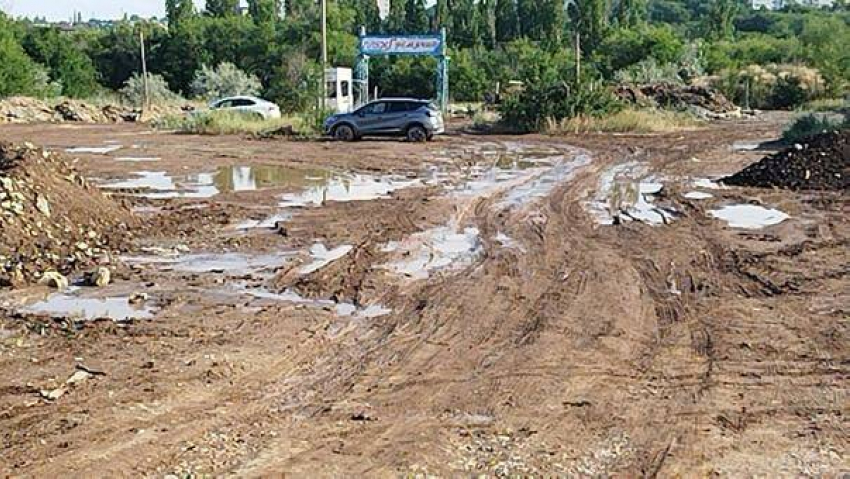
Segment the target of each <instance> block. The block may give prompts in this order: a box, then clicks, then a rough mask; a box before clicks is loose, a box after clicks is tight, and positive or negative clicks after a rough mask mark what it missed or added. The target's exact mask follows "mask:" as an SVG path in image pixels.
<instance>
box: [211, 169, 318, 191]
mask: <svg viewBox="0 0 850 479" xmlns="http://www.w3.org/2000/svg"><path fill="white" fill-rule="evenodd" d="M331 176H332V174H331V173H330V172H329V171H327V170H319V169H299V168H291V167H284V166H274V165H250V166H244V165H237V166H225V167H222V168H219V169H218V170H217V171H216V172H215V173H214V174H213V176H212V178H211V182H212V183H213V184H214V185H215V186H216V188H218V189H219V191H221V192H239V191H256V190H262V189H268V188H284V187H285V188H292V189H300V188H310V187H315V186H319V185H322V184H324V183H325V182H327V181H328V179H329V178H330V177H331Z"/></svg>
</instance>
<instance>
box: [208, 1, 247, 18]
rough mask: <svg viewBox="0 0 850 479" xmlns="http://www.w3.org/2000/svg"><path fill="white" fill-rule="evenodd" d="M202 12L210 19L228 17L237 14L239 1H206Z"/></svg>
mask: <svg viewBox="0 0 850 479" xmlns="http://www.w3.org/2000/svg"><path fill="white" fill-rule="evenodd" d="M204 10H205V11H206V13H207V15H209V16H211V17H219V18H221V17H228V16H231V15H235V14H236V13H238V12H239V0H207V6H206V8H205V9H204Z"/></svg>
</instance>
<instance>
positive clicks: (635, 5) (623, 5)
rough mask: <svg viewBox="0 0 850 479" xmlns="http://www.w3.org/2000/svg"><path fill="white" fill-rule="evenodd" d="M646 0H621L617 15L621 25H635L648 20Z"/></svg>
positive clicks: (618, 22)
mask: <svg viewBox="0 0 850 479" xmlns="http://www.w3.org/2000/svg"><path fill="white" fill-rule="evenodd" d="M646 15H647V4H646V0H620V2H619V3H618V4H617V8H616V11H615V16H616V18H617V24H618V25H619V26H621V27H634V26H636V25H639V24H641V23H643V22H644V21H646Z"/></svg>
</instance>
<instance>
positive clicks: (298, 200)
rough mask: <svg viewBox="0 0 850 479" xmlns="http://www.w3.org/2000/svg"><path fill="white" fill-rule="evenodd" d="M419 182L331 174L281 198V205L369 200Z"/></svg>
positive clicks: (292, 205) (287, 206)
mask: <svg viewBox="0 0 850 479" xmlns="http://www.w3.org/2000/svg"><path fill="white" fill-rule="evenodd" d="M419 184H421V182H420V181H419V180H406V179H401V178H393V177H375V176H370V175H361V174H346V175H333V176H331V177H328V178H326V179H323V180H322V181H321V182H320V183H318V184H316V185H314V186H309V187H307V188H306V189H305V190H304V191H302V192H301V193H294V194H286V195H283V196H282V197H281V202H280V206H281V207H282V208H291V207H307V206H321V205H323V204H324V203H325V202H326V201H339V202H345V201H368V200H376V199H380V198H388V197H389V194H390V193H392V192H393V191H396V190H401V189H404V188H408V187H411V186H416V185H419Z"/></svg>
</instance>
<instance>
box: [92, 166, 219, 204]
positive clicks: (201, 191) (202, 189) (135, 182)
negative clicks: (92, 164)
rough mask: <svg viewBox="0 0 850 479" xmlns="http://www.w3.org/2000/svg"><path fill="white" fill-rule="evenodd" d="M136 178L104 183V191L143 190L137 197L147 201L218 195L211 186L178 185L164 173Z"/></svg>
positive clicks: (150, 173) (140, 175) (146, 172)
mask: <svg viewBox="0 0 850 479" xmlns="http://www.w3.org/2000/svg"><path fill="white" fill-rule="evenodd" d="M136 174H137V175H138V176H137V177H136V178H131V179H128V180H124V181H117V182H113V183H106V184H104V185H102V187H103V188H106V189H116V190H143V193H141V194H139V195H138V196H141V197H144V198H149V199H154V200H157V199H169V198H209V197H211V196H214V195H216V194H217V193H218V190H217V189H216V188H215V187H214V186H212V185H211V184H202V183H193V182H189V183H186V184H182V185H179V184H177V183H175V182H174V178H172V177H171V176H170V175H169V174H168V173H166V172H164V171H139V172H138V173H136Z"/></svg>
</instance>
